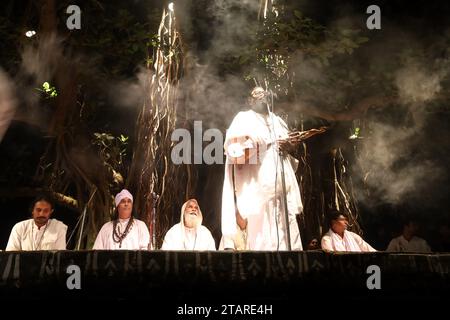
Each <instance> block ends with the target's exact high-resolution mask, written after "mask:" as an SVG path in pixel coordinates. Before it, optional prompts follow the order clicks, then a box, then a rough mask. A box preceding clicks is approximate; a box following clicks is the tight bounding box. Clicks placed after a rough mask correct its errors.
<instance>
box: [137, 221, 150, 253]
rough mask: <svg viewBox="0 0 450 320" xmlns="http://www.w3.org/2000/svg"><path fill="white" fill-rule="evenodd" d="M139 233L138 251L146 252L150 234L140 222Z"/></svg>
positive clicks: (143, 223)
mask: <svg viewBox="0 0 450 320" xmlns="http://www.w3.org/2000/svg"><path fill="white" fill-rule="evenodd" d="M139 233H140V234H139V249H140V250H148V248H149V244H150V232H148V228H147V225H146V224H145V222H143V221H140V228H139Z"/></svg>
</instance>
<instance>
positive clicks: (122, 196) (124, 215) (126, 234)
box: [93, 189, 150, 250]
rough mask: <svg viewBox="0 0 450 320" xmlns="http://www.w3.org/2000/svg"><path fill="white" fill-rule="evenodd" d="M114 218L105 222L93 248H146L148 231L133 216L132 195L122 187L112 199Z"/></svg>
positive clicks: (147, 246) (148, 240)
mask: <svg viewBox="0 0 450 320" xmlns="http://www.w3.org/2000/svg"><path fill="white" fill-rule="evenodd" d="M114 202H115V204H116V212H115V216H116V219H114V220H113V221H110V222H107V223H105V224H104V225H103V227H102V229H101V230H100V232H99V233H98V235H97V239H95V243H94V247H93V249H94V250H118V249H126V250H148V248H149V243H150V233H149V232H148V228H147V226H146V225H145V223H144V222H143V221H141V220H138V219H135V218H133V196H132V195H131V193H130V192H129V191H128V190H126V189H123V190H122V191H121V192H120V193H118V194H117V195H116V197H115V199H114Z"/></svg>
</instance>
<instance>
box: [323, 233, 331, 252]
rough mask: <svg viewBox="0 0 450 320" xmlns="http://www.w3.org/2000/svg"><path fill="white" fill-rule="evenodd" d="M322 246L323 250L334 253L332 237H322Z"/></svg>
mask: <svg viewBox="0 0 450 320" xmlns="http://www.w3.org/2000/svg"><path fill="white" fill-rule="evenodd" d="M320 244H321V247H322V250H325V251H334V249H333V244H332V242H331V237H330V236H328V235H324V236H323V237H322V241H321V242H320Z"/></svg>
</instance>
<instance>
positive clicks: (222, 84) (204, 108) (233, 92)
mask: <svg viewBox="0 0 450 320" xmlns="http://www.w3.org/2000/svg"><path fill="white" fill-rule="evenodd" d="M246 87H247V85H246V84H245V83H244V81H243V80H242V79H241V78H239V77H237V76H233V75H227V76H225V77H219V76H218V75H217V72H216V70H215V69H214V66H211V65H209V66H205V65H199V64H195V67H194V68H193V69H192V70H191V71H190V72H189V73H188V75H187V76H186V77H184V78H183V79H182V80H181V84H180V91H179V92H180V93H183V94H184V96H183V97H182V99H183V100H184V110H180V111H179V116H181V117H183V118H184V119H186V120H200V121H202V122H203V126H204V127H205V126H207V128H219V129H224V128H226V127H227V126H228V125H229V124H230V122H231V120H232V118H233V117H234V115H235V114H236V113H237V112H238V111H240V110H242V107H243V103H244V101H245V100H244V96H245V95H246V94H248V92H246V90H245V88H246ZM183 114H184V115H183Z"/></svg>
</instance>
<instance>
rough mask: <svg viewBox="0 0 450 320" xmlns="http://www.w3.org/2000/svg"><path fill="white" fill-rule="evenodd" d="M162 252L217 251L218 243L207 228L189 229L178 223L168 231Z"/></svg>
mask: <svg viewBox="0 0 450 320" xmlns="http://www.w3.org/2000/svg"><path fill="white" fill-rule="evenodd" d="M183 228H184V229H185V230H184V232H183V230H182V229H183ZM161 250H216V242H215V241H214V238H213V236H212V234H211V232H210V231H209V230H208V229H207V228H206V227H205V226H199V227H198V228H196V229H188V228H185V227H184V226H183V225H182V224H181V223H177V224H176V225H174V226H173V227H172V228H170V229H169V231H167V233H166V236H165V237H164V242H163V245H162V247H161Z"/></svg>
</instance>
